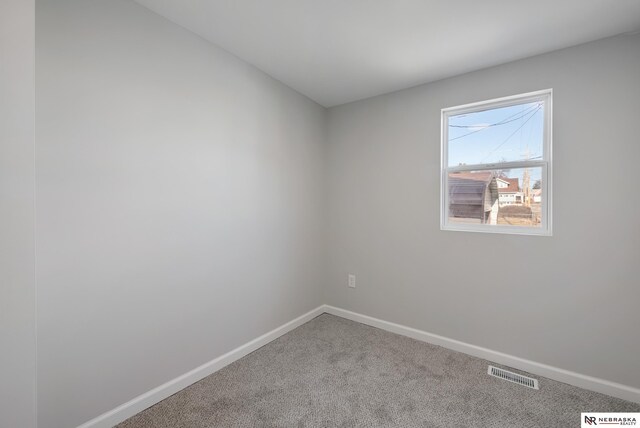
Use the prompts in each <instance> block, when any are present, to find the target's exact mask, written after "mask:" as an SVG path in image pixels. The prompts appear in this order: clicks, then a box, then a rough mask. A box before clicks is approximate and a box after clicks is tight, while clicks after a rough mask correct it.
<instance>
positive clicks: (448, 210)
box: [440, 89, 552, 235]
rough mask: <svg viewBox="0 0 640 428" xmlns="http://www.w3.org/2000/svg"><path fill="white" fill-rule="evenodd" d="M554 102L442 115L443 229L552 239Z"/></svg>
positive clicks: (537, 97)
mask: <svg viewBox="0 0 640 428" xmlns="http://www.w3.org/2000/svg"><path fill="white" fill-rule="evenodd" d="M551 95H552V91H551V89H549V90H544V91H538V92H532V93H528V94H522V95H516V96H511V97H506V98H500V99H495V100H490V101H483V102H479V103H474V104H467V105H463V106H458V107H450V108H445V109H443V110H442V179H441V186H442V187H441V196H442V197H441V213H440V218H441V220H440V227H441V229H442V230H462V231H474V232H496V233H515V234H526V235H551Z"/></svg>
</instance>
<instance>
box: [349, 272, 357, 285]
mask: <svg viewBox="0 0 640 428" xmlns="http://www.w3.org/2000/svg"><path fill="white" fill-rule="evenodd" d="M348 284H349V287H350V288H356V276H355V275H354V274H352V273H350V274H349V282H348Z"/></svg>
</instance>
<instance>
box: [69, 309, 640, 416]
mask: <svg viewBox="0 0 640 428" xmlns="http://www.w3.org/2000/svg"><path fill="white" fill-rule="evenodd" d="M325 312H326V313H328V314H331V315H336V316H339V317H342V318H346V319H350V320H352V321H356V322H359V323H362V324H366V325H370V326H372V327H377V328H380V329H382V330H386V331H390V332H392V333H396V334H401V335H403V336H407V337H411V338H412V339H416V340H420V341H422V342H427V343H431V344H434V345H438V346H442V347H443V348H447V349H451V350H454V351H458V352H463V353H465V354H468V355H472V356H474V357H479V358H483V359H485V360H489V361H493V362H495V363H498V364H502V365H505V366H509V367H513V368H516V369H519V370H523V371H526V372H529V373H533V374H536V375H539V376H544V377H546V378H549V379H553V380H557V381H559V382H564V383H568V384H570V385H574V386H578V387H580V388H584V389H588V390H591V391H596V392H600V393H602V394H607V395H611V396H613V397H618V398H622V399H624V400H629V401H633V402H636V403H640V389H638V388H634V387H631V386H627V385H622V384H619V383H615V382H610V381H608V380H604V379H599V378H595V377H592V376H586V375H583V374H580V373H575V372H571V371H568V370H563V369H559V368H557V367H553V366H548V365H546V364H541V363H536V362H534V361H530V360H526V359H524V358H519V357H514V356H513V355H508V354H504V353H502V352H498V351H492V350H491V349H487V348H482V347H480V346H475V345H470V344H468V343H464V342H460V341H459V340H454V339H449V338H447V337H444V336H439V335H437V334H433V333H428V332H426V331H422V330H418V329H415V328H411V327H406V326H403V325H400V324H395V323H392V322H389V321H383V320H381V319H377V318H373V317H370V316H367V315H362V314H358V313H356V312H351V311H347V310H345V309H340V308H336V307H334V306H329V305H322V306H319V307H317V308H316V309H313V310H312V311H309V312H307V313H306V314H304V315H301V316H299V317H298V318H296V319H294V320H292V321H289V322H288V323H286V324H284V325H282V326H280V327H278V328H276V329H274V330H271V331H270V332H268V333H266V334H263V335H262V336H260V337H258V338H256V339H254V340H252V341H250V342H248V343H246V344H244V345H242V346H240V347H238V348H236V349H234V350H232V351H230V352H227V353H226V354H224V355H222V356H220V357H218V358H215V359H213V360H211V361H209V362H208V363H205V364H203V365H201V366H200V367H197V368H195V369H193V370H191V371H190V372H188V373H185V374H183V375H181V376H178V377H177V378H175V379H173V380H170V381H169V382H166V383H164V384H162V385H160V386H158V387H157V388H154V389H152V390H151V391H148V392H145V393H144V394H142V395H139V396H137V397H136V398H134V399H133V400H131V401H128V402H126V403H124V404H122V405H120V406H118V407H116V408H115V409H113V410H110V411H108V412H106V413H103V414H102V415H100V416H98V417H96V418H94V419H91V420H90V421H88V422H86V423H84V424H82V425H80V426H79V427H78V428H111V427H113V426H114V425H116V424H118V423H120V422H122V421H124V420H126V419H128V418H130V417H131V416H133V415H135V414H136V413H139V412H141V411H143V410H144V409H147V408H149V407H151V406H153V405H154V404H156V403H158V402H160V401H162V400H164V399H165V398H167V397H169V396H171V395H173V394H175V393H176V392H178V391H180V390H181V389H184V388H186V387H187V386H189V385H191V384H193V383H195V382H197V381H199V380H201V379H204V378H205V377H207V376H209V375H210V374H212V373H215V372H217V371H218V370H220V369H222V368H224V367H226V366H227V365H229V364H231V363H233V362H234V361H236V360H239V359H240V358H242V357H244V356H245V355H247V354H250V353H251V352H253V351H255V350H256V349H258V348H260V347H262V346H264V345H266V344H267V343H269V342H271V341H273V340H275V339H277V338H278V337H280V336H282V335H284V334H286V333H288V332H290V331H291V330H293V329H294V328H296V327H299V326H301V325H302V324H304V323H306V322H308V321H310V320H312V319H313V318H315V317H317V316H318V315H321V314H323V313H325Z"/></svg>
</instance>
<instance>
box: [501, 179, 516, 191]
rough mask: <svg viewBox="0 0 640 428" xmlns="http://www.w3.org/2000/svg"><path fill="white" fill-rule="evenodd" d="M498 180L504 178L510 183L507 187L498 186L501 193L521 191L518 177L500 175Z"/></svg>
mask: <svg viewBox="0 0 640 428" xmlns="http://www.w3.org/2000/svg"><path fill="white" fill-rule="evenodd" d="M498 180H502V181H504V182H505V183H508V184H509V185H508V186H507V187H498V192H500V193H517V192H519V191H520V185H519V183H518V179H517V178H508V177H498Z"/></svg>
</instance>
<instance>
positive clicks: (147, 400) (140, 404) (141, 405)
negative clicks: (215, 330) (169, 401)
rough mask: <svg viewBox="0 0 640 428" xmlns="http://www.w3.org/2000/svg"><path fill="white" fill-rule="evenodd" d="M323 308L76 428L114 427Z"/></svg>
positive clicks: (273, 338) (299, 324)
mask: <svg viewBox="0 0 640 428" xmlns="http://www.w3.org/2000/svg"><path fill="white" fill-rule="evenodd" d="M324 312H325V311H324V306H319V307H317V308H316V309H313V310H312V311H309V312H307V313H306V314H304V315H301V316H299V317H298V318H296V319H294V320H292V321H289V322H288V323H286V324H284V325H281V326H280V327H278V328H276V329H274V330H271V331H270V332H268V333H265V334H263V335H262V336H260V337H258V338H257V339H254V340H252V341H251V342H248V343H245V344H244V345H242V346H239V347H238V348H236V349H234V350H232V351H230V352H227V353H226V354H224V355H222V356H220V357H218V358H215V359H213V360H211V361H209V362H208V363H205V364H203V365H201V366H200V367H197V368H195V369H193V370H191V371H190V372H188V373H185V374H183V375H181V376H178V377H177V378H175V379H172V380H170V381H169V382H167V383H164V384H162V385H160V386H158V387H157V388H154V389H152V390H151V391H148V392H145V393H144V394H142V395H139V396H137V397H136V398H134V399H133V400H131V401H128V402H126V403H124V404H122V405H120V406H118V407H116V408H115V409H113V410H110V411H108V412H106V413H103V414H102V415H100V416H98V417H96V418H94V419H91V420H90V421H88V422H86V423H84V424H82V425H80V426H79V427H78V428H111V427H113V426H114V425H116V424H118V423H120V422H122V421H124V420H126V419H128V418H130V417H131V416H133V415H135V414H136V413H139V412H141V411H143V410H144V409H147V408H149V407H151V406H153V405H154V404H156V403H158V402H160V401H162V400H164V399H165V398H167V397H169V396H170V395H173V394H175V393H176V392H178V391H180V390H181V389H184V388H186V387H187V386H189V385H191V384H193V383H195V382H197V381H199V380H201V379H204V378H205V377H207V376H209V375H210V374H212V373H215V372H217V371H218V370H220V369H222V368H223V367H225V366H228V365H229V364H231V363H233V362H234V361H236V360H239V359H240V358H242V357H244V356H245V355H247V354H250V353H251V352H253V351H255V350H256V349H258V348H260V347H262V346H264V345H266V344H267V343H269V342H271V341H273V340H275V339H277V338H278V337H280V336H282V335H283V334H286V333H288V332H290V331H291V330H293V329H294V328H296V327H299V326H301V325H302V324H304V323H306V322H307V321H310V320H312V319H313V318H315V317H317V316H318V315H321V314H322V313H324Z"/></svg>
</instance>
